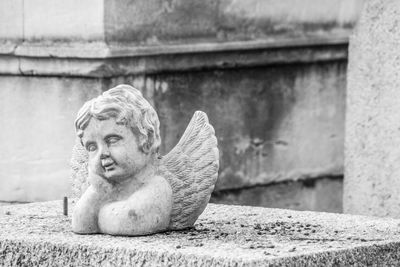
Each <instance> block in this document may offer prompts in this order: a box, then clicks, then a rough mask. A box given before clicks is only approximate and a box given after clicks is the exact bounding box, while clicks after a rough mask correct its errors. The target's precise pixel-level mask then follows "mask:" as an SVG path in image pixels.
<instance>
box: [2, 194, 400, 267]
mask: <svg viewBox="0 0 400 267" xmlns="http://www.w3.org/2000/svg"><path fill="white" fill-rule="evenodd" d="M73 205H74V200H72V201H71V200H70V201H69V213H71V209H72V207H73ZM399 224H400V220H396V219H390V218H377V217H365V216H355V215H344V214H334V213H322V212H320V213H318V212H306V211H304V212H301V211H292V210H281V209H268V208H260V207H248V206H230V205H215V204H209V205H208V207H207V208H206V210H205V212H204V213H203V214H202V215H201V216H200V218H199V219H198V220H197V222H196V224H195V225H194V227H193V228H191V229H187V230H183V231H173V232H165V233H159V234H155V235H149V236H140V237H121V236H110V235H100V234H95V235H77V234H74V233H73V232H72V231H71V217H70V216H65V215H63V203H62V201H61V200H60V201H51V202H42V203H32V204H21V205H10V206H0V265H1V266H275V265H279V266H321V265H323V266H343V265H355V266H363V265H383V264H384V265H393V266H396V265H399V264H400V226H399Z"/></svg>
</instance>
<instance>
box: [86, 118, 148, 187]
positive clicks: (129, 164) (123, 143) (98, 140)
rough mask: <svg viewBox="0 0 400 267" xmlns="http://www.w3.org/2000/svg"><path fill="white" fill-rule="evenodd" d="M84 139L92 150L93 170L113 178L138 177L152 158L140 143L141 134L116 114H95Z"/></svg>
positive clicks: (116, 179) (90, 153)
mask: <svg viewBox="0 0 400 267" xmlns="http://www.w3.org/2000/svg"><path fill="white" fill-rule="evenodd" d="M82 143H83V145H84V147H85V148H86V150H87V151H88V152H89V172H94V173H96V174H98V175H100V176H102V177H104V178H105V179H107V180H110V181H114V182H120V181H124V180H126V179H130V178H134V176H135V175H136V174H138V173H139V172H140V170H142V168H143V167H144V166H145V165H146V164H147V161H148V155H147V154H145V153H144V152H142V151H141V150H140V148H139V146H138V138H137V136H136V135H135V134H134V133H133V132H132V131H131V130H130V129H129V128H128V127H126V126H125V125H120V124H117V123H116V121H115V119H114V118H110V119H107V120H97V119H95V118H91V119H90V122H89V124H88V126H87V127H86V129H85V130H84V134H83V137H82Z"/></svg>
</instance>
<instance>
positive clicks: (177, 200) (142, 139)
mask: <svg viewBox="0 0 400 267" xmlns="http://www.w3.org/2000/svg"><path fill="white" fill-rule="evenodd" d="M159 124H160V123H159V120H158V116H157V113H156V112H155V110H154V109H153V107H152V106H151V105H150V104H149V103H148V102H147V101H146V100H145V99H144V98H143V96H142V94H141V93H140V91H139V90H137V89H135V88H133V87H131V86H129V85H119V86H117V87H114V88H112V89H110V90H108V91H106V92H104V93H103V94H102V95H100V96H98V97H97V98H94V99H92V100H90V101H88V102H86V103H85V104H84V105H83V107H82V108H81V109H80V111H79V112H78V116H77V119H76V121H75V128H76V132H77V136H78V138H77V142H76V144H75V147H74V149H73V154H72V160H71V165H72V177H73V180H74V181H73V183H75V186H76V185H77V184H85V183H86V182H87V183H88V186H87V188H85V191H84V193H83V194H82V195H81V197H80V199H79V201H78V202H77V204H76V206H75V208H74V211H73V215H72V230H73V231H74V232H75V233H78V234H91V233H104V234H110V235H127V236H136V235H146V234H151V233H156V232H162V231H166V230H178V229H184V228H188V227H191V226H192V225H193V224H194V223H195V221H196V220H197V218H198V217H199V216H200V214H201V213H202V212H203V210H204V209H205V207H206V206H207V203H208V201H209V199H210V195H211V192H212V191H213V189H214V185H215V182H216V180H217V176H218V168H219V154H218V148H217V139H216V137H215V133H214V129H213V127H212V126H211V125H210V124H209V122H208V118H207V115H206V114H205V113H203V112H201V111H196V112H195V114H194V116H193V118H192V119H191V121H190V123H189V125H188V127H187V129H186V131H185V132H184V134H183V136H182V138H181V139H180V141H179V143H178V144H177V145H176V146H175V147H174V148H173V149H172V151H171V152H169V153H168V154H167V155H165V156H163V157H162V156H160V155H159V153H158V148H159V146H160V144H161V138H160V132H159ZM75 189H76V188H75Z"/></svg>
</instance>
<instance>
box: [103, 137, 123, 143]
mask: <svg viewBox="0 0 400 267" xmlns="http://www.w3.org/2000/svg"><path fill="white" fill-rule="evenodd" d="M119 140H121V138H120V137H118V136H110V137H108V138H107V139H106V142H107V144H109V145H110V144H115V143H117V142H118V141H119Z"/></svg>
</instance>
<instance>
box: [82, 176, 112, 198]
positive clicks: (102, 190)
mask: <svg viewBox="0 0 400 267" xmlns="http://www.w3.org/2000/svg"><path fill="white" fill-rule="evenodd" d="M88 180H89V183H90V185H91V186H93V189H94V190H95V191H96V192H97V193H99V194H103V195H108V194H109V193H111V191H112V188H113V186H112V184H111V183H110V182H108V181H107V180H106V179H105V178H104V177H102V176H101V175H99V174H97V173H95V172H92V171H90V170H89V177H88Z"/></svg>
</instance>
